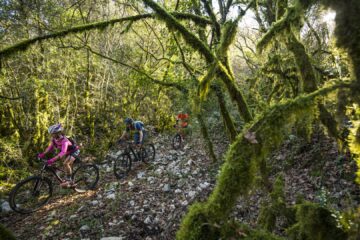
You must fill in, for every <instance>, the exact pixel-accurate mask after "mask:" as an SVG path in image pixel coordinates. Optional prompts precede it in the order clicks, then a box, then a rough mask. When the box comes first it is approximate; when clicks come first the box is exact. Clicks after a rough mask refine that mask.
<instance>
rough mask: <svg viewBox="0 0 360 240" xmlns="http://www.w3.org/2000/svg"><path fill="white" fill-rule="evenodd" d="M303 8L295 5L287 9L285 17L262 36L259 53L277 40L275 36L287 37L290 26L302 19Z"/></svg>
mask: <svg viewBox="0 0 360 240" xmlns="http://www.w3.org/2000/svg"><path fill="white" fill-rule="evenodd" d="M300 12H301V7H300V6H299V5H295V6H293V7H289V8H287V9H286V11H285V13H284V16H283V17H282V18H280V19H279V20H278V21H276V22H274V23H273V24H272V25H271V27H270V29H269V30H268V31H267V32H266V33H265V34H264V35H263V36H262V38H261V39H260V40H259V41H258V43H257V45H256V48H257V50H258V52H260V53H261V52H262V51H263V50H264V49H265V48H266V47H267V46H269V45H270V44H271V42H272V41H273V40H274V39H275V36H280V35H285V36H286V35H287V33H288V32H289V29H290V26H291V24H292V23H293V22H298V21H299V18H300V17H301V14H300Z"/></svg>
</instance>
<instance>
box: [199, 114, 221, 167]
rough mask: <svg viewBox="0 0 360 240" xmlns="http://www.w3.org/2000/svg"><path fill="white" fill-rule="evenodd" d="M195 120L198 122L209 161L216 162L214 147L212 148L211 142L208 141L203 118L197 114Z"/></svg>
mask: <svg viewBox="0 0 360 240" xmlns="http://www.w3.org/2000/svg"><path fill="white" fill-rule="evenodd" d="M196 118H197V120H198V121H199V124H200V129H201V134H202V135H203V138H204V140H205V143H206V146H207V150H208V154H209V155H210V158H211V160H212V161H213V162H216V161H217V159H216V155H215V152H214V146H213V144H212V141H211V139H210V136H209V132H208V130H207V127H206V123H205V120H204V118H203V116H202V115H201V114H197V115H196Z"/></svg>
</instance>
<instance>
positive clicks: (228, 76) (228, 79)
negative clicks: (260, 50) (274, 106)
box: [143, 0, 252, 122]
mask: <svg viewBox="0 0 360 240" xmlns="http://www.w3.org/2000/svg"><path fill="white" fill-rule="evenodd" d="M143 2H144V3H145V4H146V5H148V6H149V7H150V8H152V9H153V10H154V11H155V12H156V13H157V14H158V16H159V18H160V19H162V20H163V21H165V22H166V23H167V25H168V26H169V27H171V28H172V29H176V30H177V31H179V32H180V34H181V35H182V36H183V38H184V40H185V41H186V42H187V43H188V44H189V45H190V46H191V47H193V48H194V49H196V50H197V51H198V52H199V53H200V54H201V55H202V56H204V58H205V60H206V62H207V63H208V64H210V69H209V71H208V72H212V71H213V69H211V68H216V69H217V71H216V72H217V75H218V76H219V78H220V79H221V80H222V81H223V82H224V83H225V86H226V88H227V90H228V92H229V95H230V96H231V99H232V100H233V101H234V102H235V103H236V104H237V107H238V110H239V113H240V115H241V116H242V117H243V118H244V120H245V122H249V121H251V120H252V115H251V113H250V110H249V108H248V105H247V103H246V100H245V98H244V97H243V95H242V93H241V92H240V90H239V89H238V88H237V86H236V83H235V81H234V78H233V77H232V73H231V71H229V69H227V68H226V65H223V64H222V62H221V61H219V59H218V57H217V56H216V55H214V53H213V52H212V51H211V50H210V49H209V47H208V46H207V44H206V43H205V42H203V41H201V40H200V39H199V38H198V37H197V36H196V35H195V34H193V33H192V32H190V31H189V30H188V29H187V28H186V27H185V26H183V25H182V24H181V23H180V22H178V21H177V20H176V19H175V17H174V16H173V15H172V14H170V13H169V12H167V11H166V10H165V9H164V8H162V7H160V6H159V5H158V4H157V3H155V2H154V1H153V0H143ZM233 33H234V31H233V32H230V34H229V35H228V37H226V38H225V39H224V41H223V44H224V48H223V49H224V51H225V52H226V51H227V49H228V46H229V45H230V44H231V41H232V40H233V37H234V35H232V34H233ZM213 77H215V76H213ZM209 80H211V79H209Z"/></svg>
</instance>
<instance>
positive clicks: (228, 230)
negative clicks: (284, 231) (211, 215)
mask: <svg viewBox="0 0 360 240" xmlns="http://www.w3.org/2000/svg"><path fill="white" fill-rule="evenodd" d="M221 239H243V240H281V239H283V238H280V237H277V236H274V235H272V234H271V233H269V232H266V231H264V230H262V229H252V228H250V227H249V226H247V225H245V224H240V223H238V222H235V221H228V222H227V223H226V224H224V226H223V227H222V230H221Z"/></svg>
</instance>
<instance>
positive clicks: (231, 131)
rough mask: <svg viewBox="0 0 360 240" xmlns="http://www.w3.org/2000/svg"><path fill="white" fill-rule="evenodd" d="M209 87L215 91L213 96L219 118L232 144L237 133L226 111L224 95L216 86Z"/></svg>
mask: <svg viewBox="0 0 360 240" xmlns="http://www.w3.org/2000/svg"><path fill="white" fill-rule="evenodd" d="M211 87H212V89H213V90H214V91H215V94H216V96H217V99H218V103H219V108H220V112H221V116H222V118H223V121H224V123H225V127H226V129H227V130H228V132H229V135H230V141H231V142H233V141H235V138H236V135H237V131H236V129H235V125H234V122H233V120H232V118H231V116H230V113H229V111H228V109H227V107H226V102H225V98H224V95H223V93H222V91H221V87H220V86H218V85H212V86H211Z"/></svg>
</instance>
